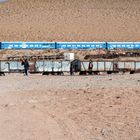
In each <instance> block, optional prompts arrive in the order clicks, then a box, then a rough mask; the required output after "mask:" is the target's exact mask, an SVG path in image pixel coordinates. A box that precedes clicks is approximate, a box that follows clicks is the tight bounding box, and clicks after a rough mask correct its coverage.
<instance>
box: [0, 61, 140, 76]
mask: <svg viewBox="0 0 140 140" xmlns="http://www.w3.org/2000/svg"><path fill="white" fill-rule="evenodd" d="M90 63H92V64H93V67H92V69H91V70H89V64H90ZM29 65H30V68H29V72H30V73H31V74H33V73H42V75H64V74H68V73H70V69H71V67H72V68H73V72H75V73H77V74H78V73H79V75H92V74H94V75H96V74H100V73H107V74H112V73H125V72H129V73H130V74H134V73H139V72H140V61H109V60H106V61H103V60H100V61H96V60H94V61H92V62H89V61H80V60H73V61H72V62H71V61H68V60H54V61H52V60H37V61H29ZM23 72H24V67H23V65H21V61H19V60H17V61H16V60H14V61H7V60H0V75H4V74H5V73H23Z"/></svg>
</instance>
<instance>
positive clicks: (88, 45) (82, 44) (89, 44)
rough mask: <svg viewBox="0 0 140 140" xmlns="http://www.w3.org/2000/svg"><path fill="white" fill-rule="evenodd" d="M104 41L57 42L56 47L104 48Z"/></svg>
mask: <svg viewBox="0 0 140 140" xmlns="http://www.w3.org/2000/svg"><path fill="white" fill-rule="evenodd" d="M106 48H107V46H106V42H57V43H56V49H76V50H82V49H106Z"/></svg>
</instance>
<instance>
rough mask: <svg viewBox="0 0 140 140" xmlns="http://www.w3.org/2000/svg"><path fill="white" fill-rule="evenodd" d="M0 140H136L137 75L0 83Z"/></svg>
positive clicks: (12, 78)
mask: <svg viewBox="0 0 140 140" xmlns="http://www.w3.org/2000/svg"><path fill="white" fill-rule="evenodd" d="M0 89H1V90H0V114H1V115H0V138H1V139H2V140H11V139H14V140H79V139H80V140H111V139H113V140H118V139H119V140H125V139H127V140H139V138H140V133H139V131H140V123H139V122H140V109H139V106H140V102H139V100H140V75H139V74H135V75H129V74H125V75H110V76H108V75H104V76H58V77H56V76H41V75H30V76H29V77H24V76H23V75H20V74H14V75H13V74H10V75H6V76H5V77H0Z"/></svg>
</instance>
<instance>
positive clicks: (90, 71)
mask: <svg viewBox="0 0 140 140" xmlns="http://www.w3.org/2000/svg"><path fill="white" fill-rule="evenodd" d="M92 69H93V63H92V61H90V62H89V66H88V70H89V71H88V72H89V74H90V75H92Z"/></svg>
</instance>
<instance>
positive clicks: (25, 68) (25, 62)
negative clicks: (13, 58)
mask: <svg viewBox="0 0 140 140" xmlns="http://www.w3.org/2000/svg"><path fill="white" fill-rule="evenodd" d="M22 65H23V66H24V74H25V75H26V76H27V75H28V70H29V62H28V60H27V59H25V60H23V61H22Z"/></svg>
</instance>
